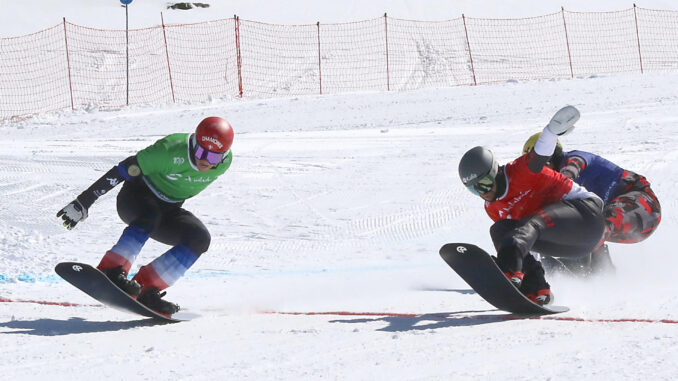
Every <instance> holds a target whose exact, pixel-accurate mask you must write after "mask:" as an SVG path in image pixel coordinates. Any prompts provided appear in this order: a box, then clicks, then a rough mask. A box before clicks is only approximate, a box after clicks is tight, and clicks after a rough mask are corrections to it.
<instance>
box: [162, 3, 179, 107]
mask: <svg viewBox="0 0 678 381" xmlns="http://www.w3.org/2000/svg"><path fill="white" fill-rule="evenodd" d="M160 22H161V23H162V38H163V40H164V41H165V56H166V57H167V73H168V74H169V82H170V90H171V91H172V102H173V103H176V102H177V101H176V99H174V83H173V82H172V67H171V66H170V60H169V49H168V48H167V34H166V33H165V18H164V17H163V15H162V12H160Z"/></svg>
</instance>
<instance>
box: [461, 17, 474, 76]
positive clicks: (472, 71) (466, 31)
mask: <svg viewBox="0 0 678 381" xmlns="http://www.w3.org/2000/svg"><path fill="white" fill-rule="evenodd" d="M461 20H462V21H463V22H464V34H465V35H466V48H467V49H468V58H469V60H470V62H471V74H473V86H477V85H478V82H476V69H475V68H474V67H473V54H471V43H470V42H469V40H468V29H467V28H466V16H464V14H463V13H462V14H461Z"/></svg>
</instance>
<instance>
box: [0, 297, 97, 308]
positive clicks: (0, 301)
mask: <svg viewBox="0 0 678 381" xmlns="http://www.w3.org/2000/svg"><path fill="white" fill-rule="evenodd" d="M0 303H33V304H43V305H47V306H61V307H101V304H78V303H69V302H50V301H47V300H25V299H8V298H3V297H2V296H0Z"/></svg>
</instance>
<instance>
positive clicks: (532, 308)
mask: <svg viewBox="0 0 678 381" xmlns="http://www.w3.org/2000/svg"><path fill="white" fill-rule="evenodd" d="M440 256H441V257H442V258H443V260H444V261H445V262H446V263H447V264H448V265H449V266H450V267H452V269H453V270H454V271H455V272H456V273H457V274H459V276H460V277H461V278H462V279H464V281H466V283H468V285H469V286H471V288H473V290H474V291H475V292H476V293H477V294H478V295H480V296H481V297H482V298H483V299H485V300H486V301H487V302H488V303H490V304H491V305H493V306H495V307H497V308H498V309H500V310H503V311H507V312H511V313H514V314H531V315H547V314H555V313H560V312H566V311H569V308H567V307H564V306H551V305H545V306H540V305H539V304H536V303H534V302H532V301H531V300H530V299H528V298H527V297H525V295H523V293H522V292H520V290H518V289H517V288H516V287H515V286H514V285H513V284H512V283H511V281H510V280H509V279H508V278H507V277H506V276H505V275H504V273H503V272H502V271H501V270H500V269H499V267H498V266H497V264H496V263H495V262H494V259H492V257H491V256H490V255H489V254H488V253H487V252H485V251H484V250H483V249H481V248H479V247H478V246H475V245H471V244H468V243H448V244H446V245H444V246H443V247H442V248H441V249H440Z"/></svg>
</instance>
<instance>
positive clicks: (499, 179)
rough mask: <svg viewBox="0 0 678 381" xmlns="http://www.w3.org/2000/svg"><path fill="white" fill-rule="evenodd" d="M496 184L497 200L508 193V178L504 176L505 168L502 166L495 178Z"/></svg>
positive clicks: (495, 197)
mask: <svg viewBox="0 0 678 381" xmlns="http://www.w3.org/2000/svg"><path fill="white" fill-rule="evenodd" d="M494 183H495V184H496V185H497V192H496V193H495V194H494V199H495V200H496V199H497V198H499V197H500V196H503V195H504V193H506V176H505V175H504V166H503V165H502V166H500V167H499V170H498V171H497V176H496V177H495V178H494Z"/></svg>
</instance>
